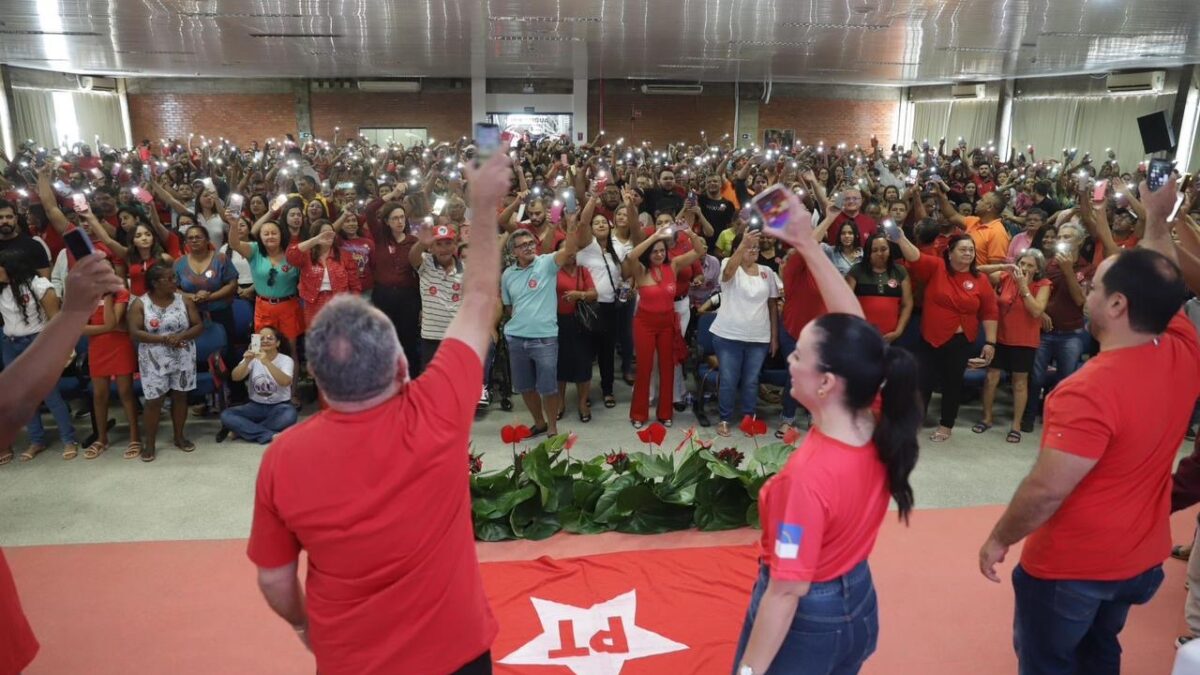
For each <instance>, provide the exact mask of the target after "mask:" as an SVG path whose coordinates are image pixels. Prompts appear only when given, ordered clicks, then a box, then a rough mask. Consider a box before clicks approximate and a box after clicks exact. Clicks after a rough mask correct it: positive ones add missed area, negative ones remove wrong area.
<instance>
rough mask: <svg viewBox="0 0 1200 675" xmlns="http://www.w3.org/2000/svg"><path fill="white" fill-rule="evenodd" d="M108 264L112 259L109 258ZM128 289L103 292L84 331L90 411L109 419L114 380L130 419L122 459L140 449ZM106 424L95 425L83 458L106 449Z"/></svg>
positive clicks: (135, 371)
mask: <svg viewBox="0 0 1200 675" xmlns="http://www.w3.org/2000/svg"><path fill="white" fill-rule="evenodd" d="M110 264H111V261H110ZM129 300H130V298H129V291H127V290H125V289H121V290H120V291H119V292H118V293H117V294H116V295H106V296H104V300H103V301H102V302H101V304H100V306H99V307H97V308H96V311H95V312H94V313H93V314H92V316H91V318H90V319H89V320H88V325H87V326H86V327H85V328H84V329H83V334H84V335H85V336H87V339H88V375H90V376H91V378H92V414H93V416H94V417H95V418H96V419H97V420H105V421H107V420H108V399H109V393H110V389H111V382H112V380H113V379H114V378H115V379H116V381H117V395H118V396H120V398H121V407H122V408H124V409H125V419H126V420H128V422H129V447H127V448H126V449H125V453H124V455H123V456H124V457H125V459H133V458H134V457H137V456H138V455H140V454H141V452H142V443H141V439H142V437H141V434H140V433H139V431H138V414H137V397H135V396H134V395H133V376H134V374H135V373H137V367H138V366H137V354H136V352H135V351H134V347H133V341H132V340H130V339H129V331H128V330H127V327H126V326H127V325H126V321H125V314H126V310H127V309H128V308H129ZM108 443H109V441H108V424H97V425H96V442H95V443H92V444H91V445H89V446H88V447H87V449H86V450H84V451H83V458H84V459H95V458H97V457H99V456H100V455H102V454H104V451H106V450H108Z"/></svg>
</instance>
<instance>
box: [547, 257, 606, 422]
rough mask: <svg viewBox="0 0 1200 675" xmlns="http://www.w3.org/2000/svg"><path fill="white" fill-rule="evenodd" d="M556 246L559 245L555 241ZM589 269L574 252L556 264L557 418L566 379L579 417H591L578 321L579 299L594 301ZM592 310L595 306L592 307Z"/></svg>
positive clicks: (587, 344) (586, 358) (588, 370)
mask: <svg viewBox="0 0 1200 675" xmlns="http://www.w3.org/2000/svg"><path fill="white" fill-rule="evenodd" d="M557 248H562V242H559V245H558V247H557ZM598 295H599V294H598V293H597V291H596V284H595V282H594V281H593V280H592V273H591V272H589V271H588V270H587V268H585V267H581V266H580V265H578V264H576V261H575V254H571V256H570V257H569V258H567V261H566V262H564V263H563V264H562V266H561V267H559V268H558V400H559V401H560V402H561V403H560V407H559V409H558V419H560V420H561V419H562V418H563V413H564V412H565V411H566V409H567V399H566V393H567V383H568V382H574V383H575V397H576V398H577V399H579V421H580V422H583V423H585V424H586V423H587V422H591V421H592V405H591V402H590V401H591V399H590V398H589V397H590V395H591V391H592V359H593V355H592V349H591V334H590V333H589V332H588V331H587V329H585V328H584V327H583V324H581V323H579V319H578V318H577V313H576V310H577V308H578V306H579V302H580V301H581V300H582V301H583V302H595V301H596V298H597V297H598ZM592 312H593V313H594V312H595V310H594V309H593V310H592Z"/></svg>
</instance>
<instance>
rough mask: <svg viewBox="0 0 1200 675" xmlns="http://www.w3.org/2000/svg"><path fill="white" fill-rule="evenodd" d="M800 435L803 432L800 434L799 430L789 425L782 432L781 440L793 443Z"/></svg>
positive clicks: (789, 443)
mask: <svg viewBox="0 0 1200 675" xmlns="http://www.w3.org/2000/svg"><path fill="white" fill-rule="evenodd" d="M802 435H803V434H801V433H800V430H799V429H797V428H796V427H789V428H788V430H787V431H786V432H785V433H784V434H783V442H784V443H787V444H788V445H795V444H796V441H798V440H800V437H801V436H802Z"/></svg>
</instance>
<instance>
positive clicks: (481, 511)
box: [471, 485, 537, 519]
mask: <svg viewBox="0 0 1200 675" xmlns="http://www.w3.org/2000/svg"><path fill="white" fill-rule="evenodd" d="M535 494H537V487H536V486H533V485H526V486H525V487H523V488H520V489H518V490H513V491H511V492H505V493H502V494H500V495H498V496H496V497H476V498H475V499H474V500H472V503H471V510H472V511H473V512H474V513H475V515H476V516H479V517H481V518H488V519H491V518H503V517H505V516H507V515H508V514H509V512H511V511H512V510H513V509H514V508H515V507H516V506H517V505H518V504H520V503H522V502H524V501H525V500H527V499H529V498H531V497H533V495H535Z"/></svg>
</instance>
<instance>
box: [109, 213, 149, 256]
mask: <svg viewBox="0 0 1200 675" xmlns="http://www.w3.org/2000/svg"><path fill="white" fill-rule="evenodd" d="M122 213H128V214H129V215H130V216H131V217H133V221H134V222H133V229H132V230H128V231H126V230H125V228H123V227H120V226H119V225H118V227H117V235H116V237H114V238H115V239H116V240H117V243H119V244H121V245H122V246H130V245H131V242H132V241H133V232H134V230H137V226H138V225H145V226H147V227H150V228H151V229H153V223H151V222H150V216H149V215H148V214H147V213H146V210H145V209H143V208H142V207H141V206H140V205H138V204H126V205H125V206H118V207H117V222H118V223H119V222H120V219H121V214H122Z"/></svg>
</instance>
